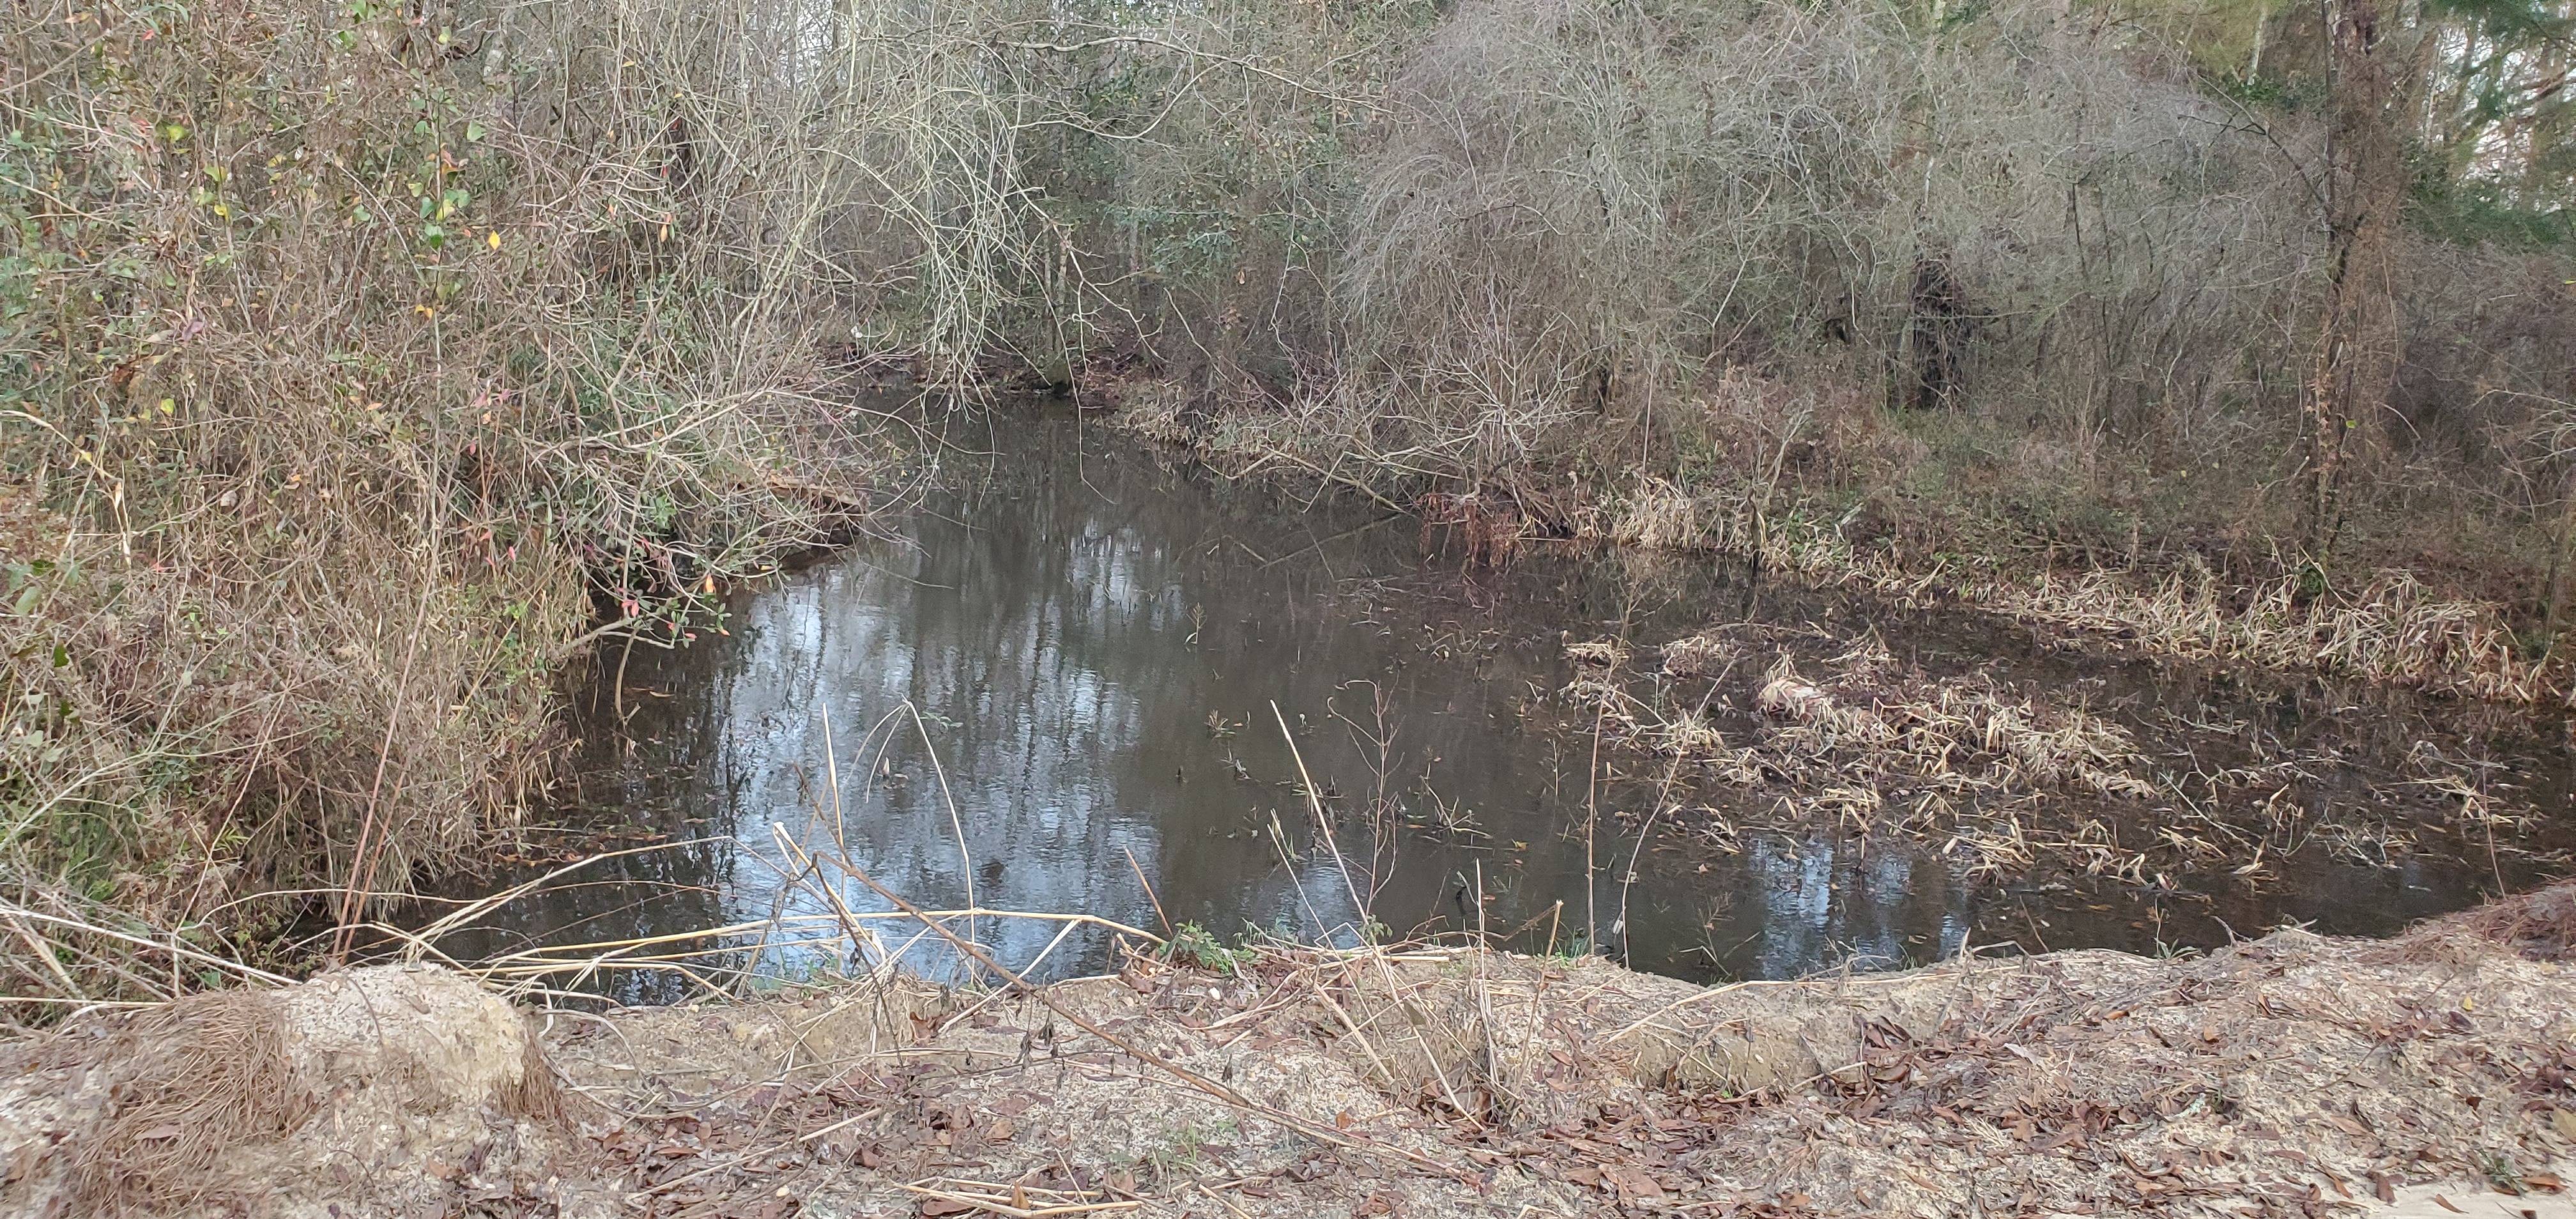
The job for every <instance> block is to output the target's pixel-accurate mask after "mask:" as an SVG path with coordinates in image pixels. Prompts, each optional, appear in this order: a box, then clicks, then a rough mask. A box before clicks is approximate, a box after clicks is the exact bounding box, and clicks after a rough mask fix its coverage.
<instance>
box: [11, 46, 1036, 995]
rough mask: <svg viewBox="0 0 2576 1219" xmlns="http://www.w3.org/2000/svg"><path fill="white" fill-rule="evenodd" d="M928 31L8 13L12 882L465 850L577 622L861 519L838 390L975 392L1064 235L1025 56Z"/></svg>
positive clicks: (625, 612) (674, 622)
mask: <svg viewBox="0 0 2576 1219" xmlns="http://www.w3.org/2000/svg"><path fill="white" fill-rule="evenodd" d="M914 16H915V15H913V14H910V13H908V12H905V11H902V10H899V9H897V8H895V7H892V6H849V5H823V4H801V3H788V4H759V3H755V4H751V5H739V6H734V5H728V6H697V5H682V4H657V3H649V2H644V3H639V2H631V0H630V2H626V3H614V4H610V5H607V6H596V5H572V4H556V3H537V4H520V5H508V6H488V7H487V6H480V5H472V4H458V5H430V6H420V7H415V6H387V5H381V4H377V3H374V2H373V0H352V2H351V3H347V4H331V3H321V2H318V0H216V2H212V3H205V4H196V5H187V6H181V5H175V4H150V5H142V6H129V7H124V8H118V7H114V6H110V7H106V8H98V9H87V8H81V7H79V6H74V5H71V4H68V3H28V4H19V5H14V6H11V7H10V8H8V9H7V10H6V12H5V13H0V48H5V53H0V73H5V76H0V138H5V140H6V147H5V150H0V154H4V155H0V478H5V482H0V560H5V583H6V594H5V597H6V602H5V604H0V663H5V669H0V700H5V710H0V716H5V718H6V721H7V723H6V728H5V731H6V744H5V749H6V753H5V755H0V883H5V887H6V888H7V890H8V891H9V896H10V898H11V899H12V900H13V901H17V902H22V903H26V904H28V905H30V906H43V905H48V904H51V905H58V906H82V905H90V904H98V903H108V904H112V905H113V906H115V907H116V908H117V909H118V910H120V911H122V912H123V913H124V915H126V916H128V917H131V918H134V919H138V920H140V921H142V922H144V923H148V924H150V925H153V926H158V927H164V928H168V927H179V926H198V927H200V928H201V930H203V931H207V932H217V933H219V932H224V931H227V930H240V929H244V928H249V927H255V926H256V925H257V924H258V923H259V922H260V920H262V919H271V920H273V919H274V918H277V917H282V916H284V915H286V914H289V913H291V912H292V906H291V905H289V904H284V903H277V902H270V903H265V904H261V905H258V906H255V907H248V908H235V907H230V906H228V905H227V903H228V902H230V901H232V900H233V899H234V898H236V897H238V896H240V895H242V894H246V893H252V892H263V891H293V890H306V891H313V890H320V891H324V892H325V893H326V896H324V897H323V898H321V899H319V901H318V905H319V906H321V907H322V908H323V912H324V913H330V914H336V915H338V916H340V917H343V918H345V917H347V916H348V915H349V914H350V913H351V910H352V908H353V907H354V905H356V904H357V899H356V898H354V897H352V896H351V895H352V894H364V893H369V892H376V891H398V890H400V889H402V888H404V887H405V886H406V885H407V884H408V883H410V882H411V881H412V879H413V878H414V877H415V876H416V875H419V874H425V873H433V872H438V871H444V870H449V869H453V868H457V867H460V866H463V865H465V864H467V863H468V862H469V861H470V859H471V857H472V849H473V847H474V846H475V845H476V844H477V843H478V842H479V841H482V840H484V839H485V838H486V836H487V835H489V834H490V833H491V832H493V831H495V830H496V829H500V828H503V827H506V826H508V825H510V824H511V823H512V822H513V821H514V819H516V818H517V817H519V816H520V815H521V812H522V810H523V809H525V808H526V807H527V805H528V802H529V800H530V799H531V798H532V796H533V795H534V794H535V793H536V792H537V791H538V789H540V788H541V787H542V786H543V784H544V783H545V780H546V776H547V773H548V762H549V759H550V758H551V756H552V747H553V737H552V735H551V732H550V725H551V723H552V709H553V708H552V702H553V698H552V695H551V693H550V691H551V690H552V688H553V687H552V684H551V676H552V674H553V673H554V672H555V671H556V669H557V668H558V666H559V665H560V664H562V663H563V662H565V661H566V660H567V659H568V658H570V657H571V656H572V655H573V654H574V653H575V652H576V651H577V650H578V648H579V646H580V645H581V644H583V643H585V642H589V641H593V640H597V639H603V638H604V639H608V640H612V641H614V640H617V639H618V638H619V637H620V636H623V637H625V638H626V639H628V640H634V639H642V640H644V641H646V642H663V643H668V642H669V641H670V640H671V639H673V638H674V637H675V636H677V635H679V634H681V633H684V632H686V631H687V630H689V629H691V627H692V626H694V625H697V624H700V623H702V622H704V621H706V619H707V615H708V614H709V613H710V612H711V609H712V606H713V603H714V602H713V597H714V595H715V594H716V592H717V591H718V590H719V589H720V588H721V587H722V586H723V584H724V583H726V582H727V581H729V580H733V579H735V578H738V577H742V576H746V575H749V574H752V573H755V572H757V571H760V570H762V569H763V568H764V567H765V566H766V565H768V564H770V563H772V562H774V561H775V560H776V559H777V558H778V556H780V555H781V554H782V552H786V551H789V550H793V549H796V548H800V547H805V546H810V545H812V544H815V543H818V542H820V541H823V540H826V539H828V538H830V537H832V536H834V535H836V534H837V533H840V532H842V531H845V530H847V529H848V528H850V527H852V526H853V525H855V524H856V523H858V521H859V520H860V518H861V517H862V515H863V514H864V513H865V511H866V509H867V507H868V505H869V504H870V502H871V500H872V497H874V496H875V495H877V494H878V491H879V488H880V487H882V486H883V485H884V484H885V483H886V482H887V479H888V477H889V471H890V469H891V466H890V462H891V461H892V460H893V459H894V458H895V456H896V455H897V452H898V448H899V446H898V445H897V444H896V440H897V439H898V437H897V435H896V434H895V433H893V432H890V431H889V430H888V429H889V424H888V422H887V421H886V420H885V419H883V418H882V417H880V416H878V415H875V414H872V413H870V412H867V411H863V410H860V409H858V408H857V407H856V406H854V405H852V399H851V398H850V397H849V395H848V394H847V393H846V392H844V389H843V387H842V386H841V385H840V384H839V382H840V380H842V379H843V374H844V373H845V372H846V371H847V369H848V368H849V367H850V366H851V364H852V363H853V362H854V361H859V360H863V359H865V358H867V357H869V356H873V355H884V354H887V353H905V354H909V355H912V356H915V357H917V358H918V359H919V360H920V364H919V365H918V367H919V369H920V371H921V372H923V373H924V375H927V376H930V377H933V378H940V379H946V380H949V381H951V382H954V381H956V380H958V379H960V378H961V377H962V375H963V372H962V370H964V369H966V368H968V367H969V366H970V365H971V364H972V361H973V360H974V359H975V358H977V356H978V354H979V353H980V351H981V350H982V349H983V347H984V346H986V345H987V344H988V342H989V339H990V333H991V331H992V330H993V328H994V326H995V324H996V323H995V318H996V316H997V312H998V310H999V309H1001V308H1002V307H1003V305H1004V304H1005V303H1006V294H1007V291H1008V289H1007V286H1006V281H1027V280H1029V279H1031V278H1032V275H1031V273H1030V272H1029V271H1028V268H1029V267H1030V266H1033V265H1035V264H1034V263H1033V261H1032V259H1031V256H1030V255H1029V253H1028V251H1030V250H1032V249H1039V248H1043V247H1040V246H1037V245H1035V244H1033V243H1032V241H1031V240H1030V234H1031V233H1032V232H1033V231H1034V229H1033V227H1032V225H1031V224H1030V217H1029V216H1028V215H1026V214H1024V213H1025V212H1026V209H1025V207H1024V205H1023V200H1022V198H1021V196H1020V195H1019V194H1017V193H1016V192H1015V190H1014V188H1013V186H1012V183H1011V169H1010V167H1011V164H1012V157H1013V152H1012V139H1013V138H1014V136H1013V128H1012V126H1011V124H1010V123H1009V122H1008V121H1007V119H1008V115H1007V114H1005V113H1004V112H1003V109H1002V107H1003V103H1002V102H1001V101H1000V100H997V95H996V94H995V93H993V92H992V91H990V90H986V89H983V88H981V87H979V85H980V82H981V79H982V78H981V76H979V73H984V72H986V71H987V70H988V69H989V68H990V66H991V62H992V52H991V51H990V50H989V49H988V48H986V47H985V46H984V44H983V43H981V42H979V41H977V40H976V38H975V37H974V36H973V32H972V31H969V30H964V29H955V28H944V27H940V26H937V25H929V26H925V25H923V24H922V23H920V22H918V21H916V20H914ZM595 621H605V622H606V623H607V626H606V627H605V628H603V629H600V630H590V629H586V628H588V627H589V626H590V624H592V623H593V622H595ZM0 921H5V920H0ZM21 938H23V937H21ZM69 963H70V964H71V965H73V966H74V967H75V968H86V967H89V966H92V965H95V966H96V967H98V968H101V969H105V968H109V966H108V965H107V964H106V961H105V958H104V957H102V958H101V959H100V960H99V961H96V962H87V961H71V962H69ZM20 964H21V965H22V966H24V967H25V968H26V969H28V970H29V971H31V972H30V973H29V974H28V976H27V977H26V978H21V979H14V980H13V985H15V984H16V983H17V982H22V981H24V982H32V984H34V985H38V986H43V987H53V986H55V985H56V984H57V983H58V982H61V983H64V984H66V985H67V984H68V979H67V978H66V977H65V976H64V975H62V974H61V972H60V970H58V969H54V968H43V969H39V968H38V967H36V966H34V965H29V964H27V963H25V962H20Z"/></svg>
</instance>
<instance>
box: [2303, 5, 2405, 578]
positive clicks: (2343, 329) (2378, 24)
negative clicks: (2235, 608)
mask: <svg viewBox="0 0 2576 1219" xmlns="http://www.w3.org/2000/svg"><path fill="white" fill-rule="evenodd" d="M2323 3H2324V5H2325V12H2324V17H2325V24H2326V40H2327V47H2326V51H2327V62H2328V64H2329V66H2330V69H2331V73H2332V76H2331V94H2332V96H2331V100H2330V101H2329V103H2328V114H2327V123H2328V136H2327V138H2328V140H2329V141H2330V143H2329V147H2328V150H2327V158H2326V160H2327V165H2326V175H2325V183H2324V185H2325V188H2326V191H2327V199H2326V225H2327V267H2326V272H2327V278H2326V296H2325V309H2324V318H2323V324H2322V326H2321V327H2320V328H2319V333H2318V336H2317V355H2316V365H2315V372H2314V375H2313V376H2312V377H2311V379H2310V382H2309V386H2308V420H2307V423H2308V442H2309V449H2308V464H2307V488H2306V490H2307V496H2306V499H2307V503H2306V509H2307V512H2306V515H2307V518H2308V519H2307V532H2308V538H2307V542H2308V549H2309V551H2310V553H2311V556H2312V557H2313V558H2314V559H2316V560H2317V561H2318V562H2320V563H2322V562H2323V561H2324V560H2325V557H2326V555H2327V554H2328V553H2329V552H2330V551H2331V550H2332V549H2333V548H2334V542H2335V536H2336V534H2337V533H2338V532H2339V531H2340V530H2341V528H2342V525H2343V516H2344V509H2345V500H2346V498H2347V494H2348V491H2349V488H2350V485H2351V483H2352V481H2353V478H2354V476H2355V471H2356V470H2359V469H2366V468H2367V467H2368V466H2369V465H2370V462H2371V459H2372V458H2373V457H2374V456H2375V454H2376V451H2377V450H2378V448H2379V444H2378V436H2379V434H2380V430H2381V428H2382V426H2383V424H2384V420H2383V419H2382V418H2381V416H2382V415H2383V414H2384V413H2385V412H2386V410H2387V409H2388V405H2389V395H2390V392H2391V391H2392V390H2393V389H2394V387H2395V385H2396V380H2397V362H2398V356H2399V344H2400V341H2401V336H2400V334H2399V331H2398V325H2397V305H2396V300H2395V288H2396V285H2395V282H2394V263H2395V259H2396V249H2397V236H2398V230H2397V226H2398V220H2399V213H2400V212H2401V210H2402V209H2403V208H2404V206H2405V202H2406V164H2405V150H2404V147H2403V145H2402V144H2401V143H2400V138H2399V131H2400V126H2399V125H2400V124H2401V123H2402V122H2403V121H2404V116H2405V114H2406V99H2407V98H2408V97H2409V96H2411V85H2412V81H2411V79H2410V78H2409V76H2408V73H2407V71H2406V69H2407V66H2408V65H2406V64H2405V63H2404V62H2403V60H2404V59H2405V58H2406V57H2405V56H2404V55H2403V54H2402V53H2401V51H2400V49H2399V46H2398V44H2399V42H2400V41H2401V40H2400V39H2399V38H2397V37H2396V34H2397V31H2396V29H2395V28H2394V26H2395V24H2396V22H2395V18H2394V15H2393V14H2391V13H2389V12H2386V11H2383V9H2382V6H2383V5H2385V4H2386V3H2387V0H2377V2H2376V3H2375V2H2374V0H2323Z"/></svg>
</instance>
